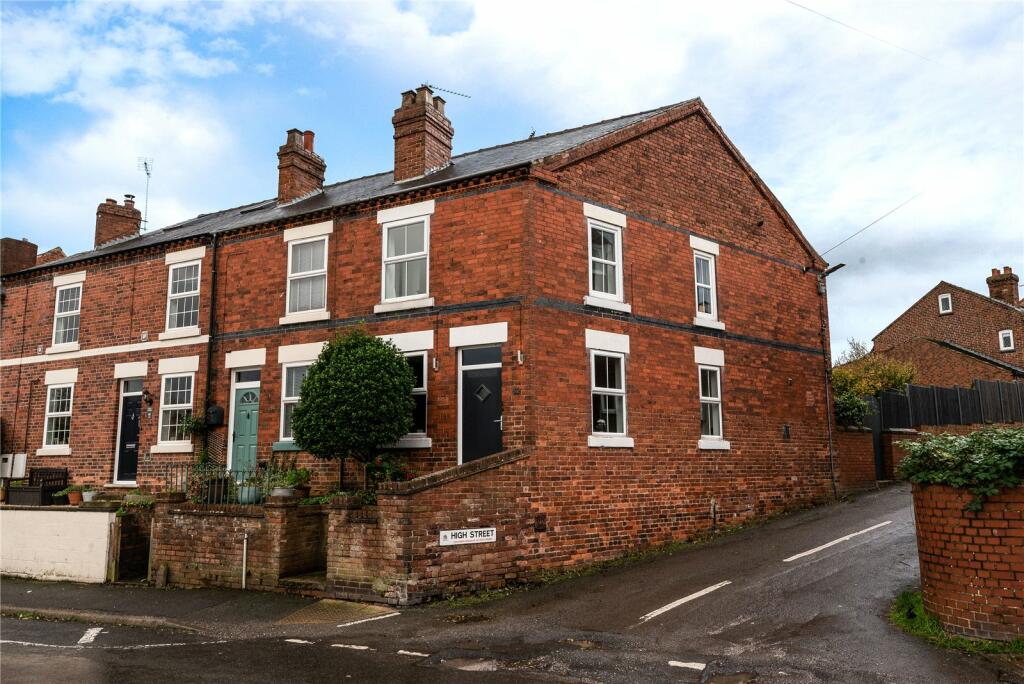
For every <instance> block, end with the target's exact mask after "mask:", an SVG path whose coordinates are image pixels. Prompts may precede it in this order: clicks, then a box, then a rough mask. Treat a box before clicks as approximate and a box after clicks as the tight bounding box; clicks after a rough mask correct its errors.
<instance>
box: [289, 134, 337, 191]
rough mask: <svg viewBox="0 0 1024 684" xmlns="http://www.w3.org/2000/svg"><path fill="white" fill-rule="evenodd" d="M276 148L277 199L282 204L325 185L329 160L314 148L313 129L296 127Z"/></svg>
mask: <svg viewBox="0 0 1024 684" xmlns="http://www.w3.org/2000/svg"><path fill="white" fill-rule="evenodd" d="M286 135H287V138H285V143H284V145H281V148H280V149H279V150H278V151H277V160H278V161H277V171H278V175H277V201H278V202H280V203H285V202H291V201H292V200H294V199H296V198H298V197H302V196H303V195H308V194H309V193H311V192H313V191H315V190H320V189H321V188H323V187H324V172H325V171H326V170H327V162H325V161H324V160H323V159H321V158H320V156H319V155H318V154H317V153H316V152H314V151H313V131H305V132H303V131H300V130H299V129H297V128H293V129H291V130H290V131H288V133H287V134H286Z"/></svg>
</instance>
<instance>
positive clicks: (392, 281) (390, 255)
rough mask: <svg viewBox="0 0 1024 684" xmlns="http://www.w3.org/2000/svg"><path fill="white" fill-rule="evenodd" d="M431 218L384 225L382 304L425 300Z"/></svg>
mask: <svg viewBox="0 0 1024 684" xmlns="http://www.w3.org/2000/svg"><path fill="white" fill-rule="evenodd" d="M429 250H430V217H423V218H421V219H419V220H417V221H414V222H412V223H409V222H399V223H389V224H385V225H384V274H383V289H384V291H383V300H384V301H396V300H403V299H414V298H417V297H426V296H427V281H428V276H429V266H430V261H429V254H428V253H429Z"/></svg>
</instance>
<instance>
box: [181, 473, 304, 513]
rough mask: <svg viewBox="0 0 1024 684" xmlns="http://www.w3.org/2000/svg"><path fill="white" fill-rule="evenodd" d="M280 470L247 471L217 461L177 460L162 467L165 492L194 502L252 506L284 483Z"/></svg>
mask: <svg viewBox="0 0 1024 684" xmlns="http://www.w3.org/2000/svg"><path fill="white" fill-rule="evenodd" d="M282 475H283V474H282V473H280V472H277V471H273V470H271V469H269V468H266V467H257V468H252V469H248V470H238V469H234V468H231V469H229V468H226V467H225V466H224V465H221V464H219V463H179V464H169V465H167V466H165V467H164V477H163V488H164V491H165V492H182V493H184V494H185V496H186V497H187V498H188V500H189V501H191V502H192V503H197V504H219V505H223V504H242V505H250V506H252V505H256V504H260V503H262V502H263V500H264V499H266V497H267V496H269V495H270V492H271V491H272V489H273V488H274V487H275V486H286V485H285V484H284V483H283V482H282V481H281V479H282Z"/></svg>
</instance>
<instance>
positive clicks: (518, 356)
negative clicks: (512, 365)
mask: <svg viewBox="0 0 1024 684" xmlns="http://www.w3.org/2000/svg"><path fill="white" fill-rule="evenodd" d="M524 358H525V357H524V356H523V350H522V349H517V350H516V361H518V362H519V365H520V366H522V365H523V360H524Z"/></svg>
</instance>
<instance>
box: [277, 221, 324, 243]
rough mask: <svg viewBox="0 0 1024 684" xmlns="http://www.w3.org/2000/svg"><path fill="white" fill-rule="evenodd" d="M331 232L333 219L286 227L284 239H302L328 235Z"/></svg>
mask: <svg viewBox="0 0 1024 684" xmlns="http://www.w3.org/2000/svg"><path fill="white" fill-rule="evenodd" d="M333 232H334V221H323V222H321V223H312V224H310V225H308V226H297V227H295V228H289V229H287V230H286V231H284V241H285V242H291V241H293V240H304V239H306V238H314V237H320V236H321V235H330V234H331V233H333Z"/></svg>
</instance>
